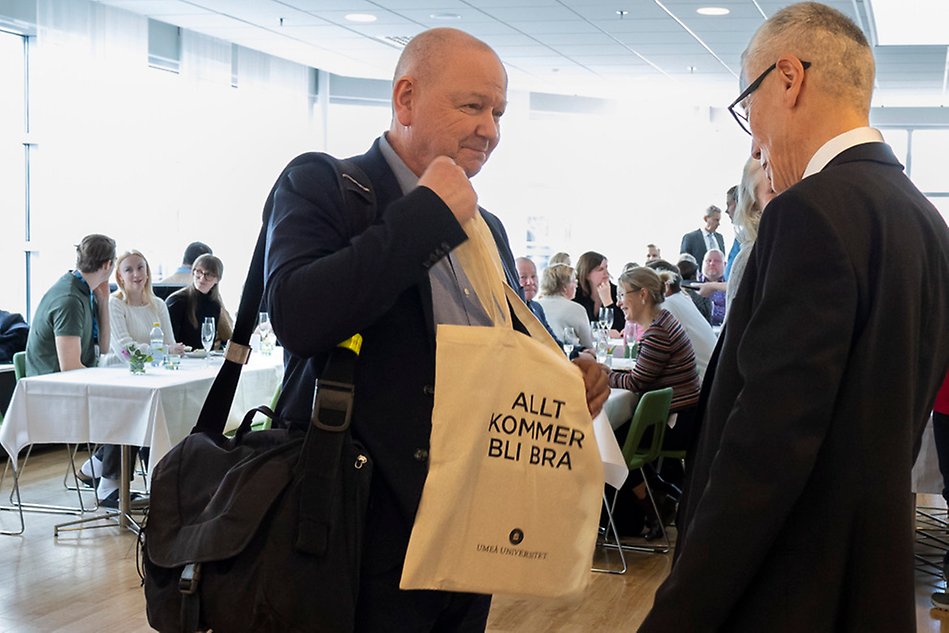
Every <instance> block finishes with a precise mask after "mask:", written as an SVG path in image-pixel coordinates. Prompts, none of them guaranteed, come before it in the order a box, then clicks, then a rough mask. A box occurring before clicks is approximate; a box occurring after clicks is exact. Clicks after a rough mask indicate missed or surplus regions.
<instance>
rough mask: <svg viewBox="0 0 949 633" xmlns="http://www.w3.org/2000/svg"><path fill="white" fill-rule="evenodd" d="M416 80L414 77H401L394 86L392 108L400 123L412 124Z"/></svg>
mask: <svg viewBox="0 0 949 633" xmlns="http://www.w3.org/2000/svg"><path fill="white" fill-rule="evenodd" d="M415 95H416V88H415V80H414V79H412V77H400V78H399V79H398V80H397V81H396V82H395V86H393V87H392V109H393V112H394V113H395V118H396V120H397V121H398V122H399V124H400V125H402V126H405V127H408V126H410V125H411V124H412V112H413V106H414V105H415Z"/></svg>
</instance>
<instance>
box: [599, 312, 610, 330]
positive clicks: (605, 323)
mask: <svg viewBox="0 0 949 633" xmlns="http://www.w3.org/2000/svg"><path fill="white" fill-rule="evenodd" d="M599 316H600V326H601V327H603V328H604V329H606V330H609V329H610V327H612V325H613V308H606V307H603V308H600V315H599Z"/></svg>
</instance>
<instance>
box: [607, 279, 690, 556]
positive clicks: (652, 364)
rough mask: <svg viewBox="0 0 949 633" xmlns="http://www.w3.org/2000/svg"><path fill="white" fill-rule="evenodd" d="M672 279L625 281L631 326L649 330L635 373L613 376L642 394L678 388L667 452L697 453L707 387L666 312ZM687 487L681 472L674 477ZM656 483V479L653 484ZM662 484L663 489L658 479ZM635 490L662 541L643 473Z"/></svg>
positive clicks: (652, 532) (634, 477)
mask: <svg viewBox="0 0 949 633" xmlns="http://www.w3.org/2000/svg"><path fill="white" fill-rule="evenodd" d="M670 279H671V273H669V272H667V271H663V272H661V273H659V274H657V273H656V272H655V271H654V270H652V269H650V268H645V267H639V268H632V269H630V270H627V271H626V272H624V273H623V274H622V275H621V276H620V278H619V282H620V284H619V292H618V295H619V296H618V299H619V305H620V308H621V309H622V310H623V314H624V315H625V317H626V318H627V319H628V320H631V321H635V322H636V323H638V324H639V325H640V326H642V327H643V328H645V331H644V332H643V335H642V338H641V339H640V341H639V356H638V357H637V359H636V365H635V367H634V368H633V370H632V371H631V372H617V371H611V372H610V386H611V387H618V388H620V389H629V390H630V391H634V392H637V393H642V392H644V391H651V390H655V389H663V388H665V387H672V405H671V407H670V410H669V412H670V414H672V413H676V414H677V418H676V424H675V426H674V427H671V428H667V429H666V432H665V437H664V439H663V444H662V445H663V448H664V449H666V450H686V449H690V448H691V447H692V443H693V440H694V437H695V433H696V429H697V424H696V422H695V410H696V405H697V404H698V402H699V391H700V389H701V383H700V382H699V375H698V372H697V370H696V365H695V353H694V352H693V351H692V343H691V342H690V341H689V336H688V334H687V333H686V331H685V329H684V328H683V327H682V326H681V325H680V324H679V322H678V321H676V318H675V317H674V316H672V314H671V313H670V312H669V311H668V310H665V309H663V307H662V303H663V301H664V300H665V294H666V293H665V290H666V282H667V281H669V280H670ZM671 476H672V478H673V479H675V480H676V481H672V482H670V483H674V484H681V472H674V471H673V472H672V475H671ZM651 481H652V479H650V482H651ZM657 483H660V484H661V483H663V482H661V480H658V479H657ZM627 486H629V487H630V488H631V489H632V492H633V494H634V498H635V500H636V502H637V503H638V504H639V505H640V506H641V507H643V509H644V513H645V516H646V525H647V528H648V530H649V532H648V533H647V538H649V537H654V536H658V533H659V527H658V524H657V523H656V518H655V517H654V516H653V513H652V510H651V507H650V506H649V502H648V500H647V499H646V486H645V484H644V483H643V482H642V477H641V476H640V474H639V473H638V472H630V473H629V478H628V479H627V483H626V485H624V486H623V488H624V489H625V488H627Z"/></svg>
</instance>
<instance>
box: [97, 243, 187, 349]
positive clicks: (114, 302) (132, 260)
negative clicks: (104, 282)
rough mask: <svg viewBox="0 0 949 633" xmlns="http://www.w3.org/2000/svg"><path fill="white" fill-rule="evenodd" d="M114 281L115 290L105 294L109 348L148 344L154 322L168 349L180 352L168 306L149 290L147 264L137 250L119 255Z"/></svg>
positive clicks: (148, 268) (150, 275)
mask: <svg viewBox="0 0 949 633" xmlns="http://www.w3.org/2000/svg"><path fill="white" fill-rule="evenodd" d="M115 283H116V285H117V286H118V290H116V291H115V292H113V293H112V296H110V297H109V320H110V322H111V326H112V329H111V334H112V351H113V352H115V353H118V352H120V350H122V349H123V348H124V347H125V346H126V345H128V344H130V343H148V342H149V340H150V335H151V331H152V327H153V326H154V324H155V323H158V324H159V326H160V327H161V331H162V334H163V335H164V337H165V345H166V346H167V348H168V350H169V351H170V352H172V353H174V354H180V353H182V352H183V351H184V344H183V343H177V342H175V333H174V330H173V328H172V327H171V318H170V317H169V316H168V308H167V307H166V306H165V302H164V301H162V300H161V299H159V298H158V297H156V296H155V295H154V294H153V293H152V271H151V267H149V265H148V260H146V259H145V256H144V255H143V254H142V253H141V252H139V251H136V250H130V251H126V252H124V253H122V255H120V256H119V258H118V260H117V261H116V263H115Z"/></svg>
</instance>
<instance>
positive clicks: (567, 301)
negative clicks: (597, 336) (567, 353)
mask: <svg viewBox="0 0 949 633" xmlns="http://www.w3.org/2000/svg"><path fill="white" fill-rule="evenodd" d="M576 294H577V275H576V273H575V272H574V270H573V267H572V266H569V265H567V264H553V265H552V266H548V267H547V268H546V269H545V270H544V274H543V276H542V277H541V280H540V296H538V297H537V298H536V299H535V300H536V301H537V303H539V304H540V305H541V307H543V308H544V314H545V315H546V317H547V323H548V324H549V325H550V329H551V330H553V332H554V334H556V335H557V338H559V339H560V340H563V336H564V329H565V328H567V327H571V328H573V331H574V332H575V333H576V334H577V336H578V337H579V339H580V345H581V346H582V347H586V348H587V349H590V348H592V347H593V334H592V332H591V331H590V321H589V319H587V312H586V310H584V309H583V306H581V305H580V304H578V303H574V301H573V297H574V295H576Z"/></svg>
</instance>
